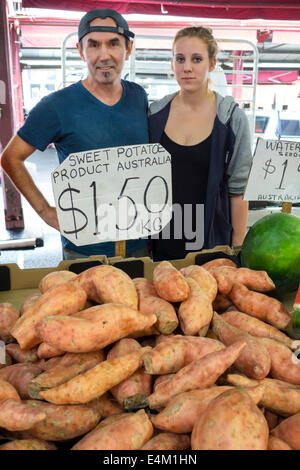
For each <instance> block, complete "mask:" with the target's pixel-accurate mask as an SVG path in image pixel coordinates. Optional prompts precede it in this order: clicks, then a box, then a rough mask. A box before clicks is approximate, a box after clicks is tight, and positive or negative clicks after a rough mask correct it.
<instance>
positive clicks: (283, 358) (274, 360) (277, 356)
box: [257, 338, 300, 385]
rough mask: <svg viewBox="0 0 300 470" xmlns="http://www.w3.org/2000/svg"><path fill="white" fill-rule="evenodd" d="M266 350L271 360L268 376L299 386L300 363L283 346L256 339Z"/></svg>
mask: <svg viewBox="0 0 300 470" xmlns="http://www.w3.org/2000/svg"><path fill="white" fill-rule="evenodd" d="M257 340H258V341H260V342H261V343H262V344H263V345H264V346H265V348H266V349H267V350H268V352H269V355H270V358H271V370H270V376H271V377H272V378H273V379H278V380H283V381H284V382H290V383H291V384H295V385H300V361H299V359H297V356H296V355H294V354H293V352H292V351H291V350H290V349H289V348H288V347H287V346H285V345H284V344H282V343H279V342H278V341H275V340H273V339H269V338H257Z"/></svg>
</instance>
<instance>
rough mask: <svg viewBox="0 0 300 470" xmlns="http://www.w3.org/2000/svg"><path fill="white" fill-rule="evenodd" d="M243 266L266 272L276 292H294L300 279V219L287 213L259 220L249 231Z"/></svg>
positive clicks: (244, 245)
mask: <svg viewBox="0 0 300 470" xmlns="http://www.w3.org/2000/svg"><path fill="white" fill-rule="evenodd" d="M241 263H242V266H244V267H247V268H250V269H256V270H264V271H267V273H268V275H269V276H270V277H271V279H272V280H273V281H274V283H275V285H276V292H278V293H285V292H292V291H294V290H296V289H297V288H298V285H299V280H300V218H299V217H296V216H295V215H292V214H287V213H284V212H280V213H275V214H270V215H267V216H265V217H262V218H261V219H260V220H258V221H257V222H256V223H255V224H254V225H253V226H252V227H251V228H250V229H249V231H248V233H247V235H246V237H245V240H244V243H243V246H242V249H241Z"/></svg>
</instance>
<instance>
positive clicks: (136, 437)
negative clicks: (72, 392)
mask: <svg viewBox="0 0 300 470" xmlns="http://www.w3.org/2000/svg"><path fill="white" fill-rule="evenodd" d="M152 434H153V426H152V424H151V421H150V419H149V418H148V416H147V414H146V413H145V411H144V410H140V411H138V412H137V413H129V414H128V415H127V416H124V417H123V418H122V419H119V420H117V421H116V422H112V423H111V424H107V425H106V426H102V427H101V426H99V427H97V428H96V429H94V430H93V431H91V433H89V434H87V435H86V436H84V437H83V438H82V439H81V440H80V441H79V442H77V443H76V444H75V445H74V446H73V447H72V449H71V450H110V451H111V450H138V449H140V448H141V447H142V446H143V445H144V444H145V443H146V442H147V441H149V439H150V438H151V436H152Z"/></svg>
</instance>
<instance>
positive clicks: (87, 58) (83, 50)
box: [77, 18, 132, 85]
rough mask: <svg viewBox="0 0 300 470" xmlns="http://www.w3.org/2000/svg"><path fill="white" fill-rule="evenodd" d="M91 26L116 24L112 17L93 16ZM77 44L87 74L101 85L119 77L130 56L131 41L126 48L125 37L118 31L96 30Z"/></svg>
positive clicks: (114, 80) (117, 79)
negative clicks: (85, 65)
mask: <svg viewBox="0 0 300 470" xmlns="http://www.w3.org/2000/svg"><path fill="white" fill-rule="evenodd" d="M91 26H114V27H115V26H116V23H115V21H114V20H113V19H112V18H95V19H94V20H93V21H91ZM81 45H82V47H80V45H79V44H77V49H78V50H79V53H80V56H81V58H82V60H83V61H84V62H86V64H87V67H88V76H89V78H90V79H92V80H93V81H94V82H95V83H98V84H101V85H109V84H114V83H116V82H118V81H120V79H121V72H122V69H123V65H124V62H125V60H127V59H128V57H129V56H130V52H131V48H132V42H131V43H130V44H129V46H128V49H127V50H126V40H125V37H124V36H123V35H121V34H118V33H111V32H102V31H97V32H93V33H88V34H86V35H85V36H84V37H83V38H82V41H81Z"/></svg>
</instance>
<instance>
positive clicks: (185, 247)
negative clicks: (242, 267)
mask: <svg viewBox="0 0 300 470" xmlns="http://www.w3.org/2000/svg"><path fill="white" fill-rule="evenodd" d="M216 55H217V43H216V40H215V39H214V37H213V35H212V32H211V30H210V29H208V28H204V27H202V26H192V27H187V28H184V29H181V30H180V31H178V32H177V34H176V36H175V39H174V43H173V58H172V70H173V71H174V75H175V78H176V80H177V82H178V84H179V86H180V90H179V91H178V92H177V93H174V94H171V95H167V96H165V97H164V98H162V99H161V100H159V101H156V102H154V103H152V104H151V106H150V111H149V129H150V140H151V142H160V143H161V145H163V147H165V148H166V150H167V151H168V152H169V153H170V154H171V156H172V186H173V188H172V190H173V207H174V205H175V210H174V215H173V219H172V221H171V223H170V226H169V227H167V230H166V231H165V233H166V236H165V235H164V231H163V233H162V234H160V238H159V239H155V240H152V241H151V243H152V251H153V257H154V259H155V260H162V259H178V258H183V257H185V256H186V254H187V253H188V252H189V251H193V250H196V251H199V250H200V249H204V248H205V249H207V248H213V247H214V246H216V245H234V246H237V245H241V244H242V242H243V239H244V236H245V233H246V223H247V217H248V203H247V202H246V201H243V199H242V197H243V192H244V189H245V186H246V182H247V177H248V173H249V169H250V165H251V160H252V154H251V145H250V131H249V126H248V121H247V117H246V115H245V113H244V112H243V111H242V110H241V109H240V108H239V107H238V105H237V103H236V102H235V101H234V99H233V98H232V97H231V96H226V97H222V96H221V95H220V94H218V93H215V92H213V91H211V90H210V89H209V86H208V85H209V72H211V71H212V70H213V69H214V68H215V65H216ZM178 204H180V206H181V208H182V214H181V215H182V218H181V220H182V223H180V222H181V221H179V219H180V210H178V207H179V206H178ZM201 205H204V227H203V218H202V219H201V210H200V207H201ZM202 207H203V206H202ZM191 208H192V210H191ZM201 229H202V233H203V237H202V240H201V244H200V245H199V238H201V237H200V236H199V233H200V232H201ZM181 230H182V236H181V234H180V231H181ZM167 232H169V233H170V237H169V239H167ZM192 237H194V239H192ZM164 238H165V239H164ZM203 240H204V243H203V246H202V241H203Z"/></svg>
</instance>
